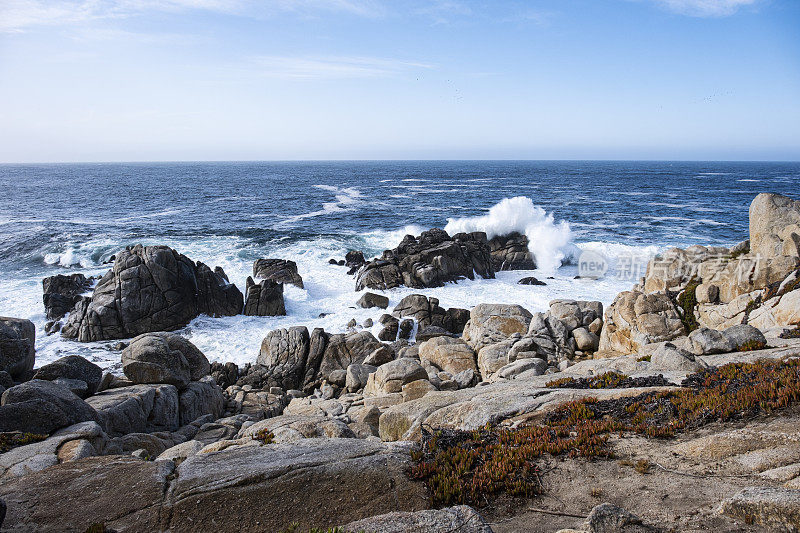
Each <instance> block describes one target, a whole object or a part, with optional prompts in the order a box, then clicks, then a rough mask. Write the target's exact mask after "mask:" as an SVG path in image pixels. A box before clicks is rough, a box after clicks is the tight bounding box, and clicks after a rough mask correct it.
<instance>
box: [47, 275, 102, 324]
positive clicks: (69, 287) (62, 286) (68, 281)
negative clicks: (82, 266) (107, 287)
mask: <svg viewBox="0 0 800 533" xmlns="http://www.w3.org/2000/svg"><path fill="white" fill-rule="evenodd" d="M91 287H92V283H91V280H89V279H87V278H86V276H84V275H83V274H70V275H69V276H65V275H63V274H57V275H55V276H50V277H47V278H44V279H43V280H42V289H43V291H44V295H43V296H42V299H43V300H44V308H45V316H46V317H47V319H48V320H59V319H60V318H62V317H63V316H64V315H66V314H67V313H69V312H70V311H71V310H72V308H73V307H75V304H76V303H78V301H79V300H80V297H81V294H83V293H84V292H86V291H88V290H89V289H90V288H91Z"/></svg>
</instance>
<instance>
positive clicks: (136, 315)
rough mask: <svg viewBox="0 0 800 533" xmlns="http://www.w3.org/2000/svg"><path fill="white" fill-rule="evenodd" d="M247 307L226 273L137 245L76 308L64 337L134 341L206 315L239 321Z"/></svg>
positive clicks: (166, 250)
mask: <svg viewBox="0 0 800 533" xmlns="http://www.w3.org/2000/svg"><path fill="white" fill-rule="evenodd" d="M243 306H244V299H243V296H242V293H241V292H240V291H239V289H237V288H236V286H235V285H233V284H231V283H229V281H228V278H227V276H226V275H225V272H224V271H223V270H222V269H221V268H219V267H217V268H216V269H215V270H213V271H212V270H211V269H210V268H209V267H208V266H206V265H204V264H203V263H195V262H193V261H192V260H191V259H189V258H187V257H186V256H184V255H181V254H179V253H178V252H176V251H175V250H173V249H172V248H169V247H167V246H142V245H136V246H134V247H132V248H127V249H125V250H124V251H122V252H120V253H119V254H117V257H116V260H115V262H114V267H113V268H112V269H111V270H110V271H109V272H108V273H107V274H106V275H105V276H103V277H102V279H100V281H99V282H98V283H97V286H96V287H95V289H94V292H93V294H92V296H91V298H84V299H81V300H80V301H79V302H78V303H77V304H76V305H75V308H74V309H73V310H72V311H71V312H70V314H69V316H68V317H67V322H66V324H65V325H64V327H63V329H62V335H64V336H65V337H67V338H72V339H77V340H79V341H83V342H87V341H99V340H108V339H122V338H128V337H135V336H137V335H141V334H143V333H150V332H154V331H171V330H175V329H178V328H181V327H183V326H185V325H186V324H188V323H189V321H190V320H192V319H193V318H195V317H197V316H198V315H201V314H206V315H209V316H232V315H237V314H240V313H241V312H242V308H243Z"/></svg>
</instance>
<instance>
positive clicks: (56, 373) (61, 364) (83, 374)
mask: <svg viewBox="0 0 800 533" xmlns="http://www.w3.org/2000/svg"><path fill="white" fill-rule="evenodd" d="M58 378H66V379H78V380H81V381H83V382H84V383H86V386H87V387H88V393H89V394H94V393H95V392H97V389H98V387H99V386H100V381H101V380H102V379H103V369H102V368H100V367H99V366H97V365H96V364H94V363H92V362H90V361H87V360H86V359H84V358H83V357H81V356H79V355H68V356H66V357H62V358H60V359H56V360H55V361H53V362H52V363H49V364H47V365H44V366H43V367H41V368H40V369H39V370H37V371H36V374H34V375H33V379H44V380H47V381H55V380H56V379H58Z"/></svg>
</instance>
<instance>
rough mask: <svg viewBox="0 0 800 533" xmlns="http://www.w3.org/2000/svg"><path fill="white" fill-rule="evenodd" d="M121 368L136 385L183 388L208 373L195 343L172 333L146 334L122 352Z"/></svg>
mask: <svg viewBox="0 0 800 533" xmlns="http://www.w3.org/2000/svg"><path fill="white" fill-rule="evenodd" d="M122 371H123V372H124V373H125V375H126V376H127V377H128V379H130V380H131V381H132V382H133V383H135V384H137V385H138V384H146V383H167V384H170V385H175V386H176V387H178V388H179V389H183V388H185V387H186V385H188V383H189V381H191V380H197V379H200V378H201V377H203V376H206V375H208V373H209V372H210V371H211V365H210V364H209V362H208V359H206V356H205V355H203V352H201V351H200V350H199V349H197V346H195V345H194V344H192V343H191V342H189V341H188V340H186V339H185V338H183V337H181V336H180V335H177V334H175V333H164V332H159V333H145V334H144V335H139V336H138V337H136V338H135V339H133V340H132V341H131V343H130V345H129V346H128V347H127V348H125V349H124V350H123V351H122Z"/></svg>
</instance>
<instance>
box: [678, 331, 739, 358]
mask: <svg viewBox="0 0 800 533" xmlns="http://www.w3.org/2000/svg"><path fill="white" fill-rule="evenodd" d="M689 341H690V342H691V344H692V351H693V352H694V353H695V354H697V355H710V354H714V353H726V352H732V351H734V350H736V345H735V344H734V343H733V342H732V341H731V340H730V339H729V338H728V337H726V336H725V335H723V334H722V332H720V331H717V330H715V329H709V328H700V329H696V330H694V331H693V332H691V333H690V334H689Z"/></svg>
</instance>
